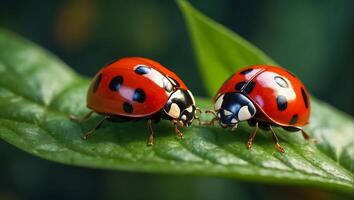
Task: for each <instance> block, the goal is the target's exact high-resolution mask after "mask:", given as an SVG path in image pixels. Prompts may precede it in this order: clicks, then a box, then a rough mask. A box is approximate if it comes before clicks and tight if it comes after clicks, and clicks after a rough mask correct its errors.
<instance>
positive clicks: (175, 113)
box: [167, 103, 181, 119]
mask: <svg viewBox="0 0 354 200" xmlns="http://www.w3.org/2000/svg"><path fill="white" fill-rule="evenodd" d="M180 113H181V111H180V109H179V107H178V105H177V104H175V103H172V104H171V107H170V110H169V111H168V113H167V114H168V115H169V116H170V117H172V118H174V119H177V118H178V117H179V115H180Z"/></svg>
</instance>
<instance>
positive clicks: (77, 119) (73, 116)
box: [70, 111, 93, 123]
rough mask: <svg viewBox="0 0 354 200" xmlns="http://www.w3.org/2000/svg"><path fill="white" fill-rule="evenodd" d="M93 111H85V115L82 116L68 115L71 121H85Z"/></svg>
mask: <svg viewBox="0 0 354 200" xmlns="http://www.w3.org/2000/svg"><path fill="white" fill-rule="evenodd" d="M92 113H93V111H90V112H89V113H87V114H86V115H85V116H83V117H78V116H75V115H70V119H71V120H73V121H76V122H79V123H81V122H86V121H87V120H89V119H90V117H91V115H92Z"/></svg>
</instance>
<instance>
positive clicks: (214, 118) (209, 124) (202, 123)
mask: <svg viewBox="0 0 354 200" xmlns="http://www.w3.org/2000/svg"><path fill="white" fill-rule="evenodd" d="M205 113H206V114H212V115H214V117H213V119H211V120H210V121H209V122H205V121H202V122H200V124H201V125H207V126H213V125H214V123H215V122H216V121H217V120H219V118H218V115H217V114H216V113H215V111H213V110H206V111H205Z"/></svg>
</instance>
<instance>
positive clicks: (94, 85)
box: [93, 74, 102, 92]
mask: <svg viewBox="0 0 354 200" xmlns="http://www.w3.org/2000/svg"><path fill="white" fill-rule="evenodd" d="M101 79H102V74H99V75H98V76H97V78H96V80H95V83H94V84H93V92H96V91H97V89H98V86H99V85H100V83H101Z"/></svg>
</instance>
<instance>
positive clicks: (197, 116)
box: [194, 108, 203, 125]
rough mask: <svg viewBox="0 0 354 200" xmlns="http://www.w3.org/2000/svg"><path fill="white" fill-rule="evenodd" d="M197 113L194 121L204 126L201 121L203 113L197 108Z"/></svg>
mask: <svg viewBox="0 0 354 200" xmlns="http://www.w3.org/2000/svg"><path fill="white" fill-rule="evenodd" d="M195 113H196V114H195V116H194V119H195V120H197V121H198V124H199V125H202V123H203V122H202V121H201V120H200V114H202V113H203V112H202V110H201V109H200V108H196V109H195ZM197 113H199V114H198V115H197Z"/></svg>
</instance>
